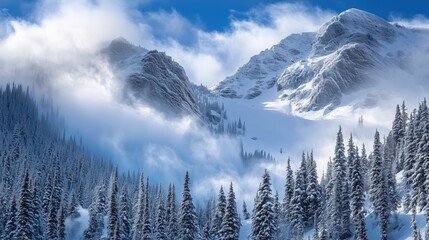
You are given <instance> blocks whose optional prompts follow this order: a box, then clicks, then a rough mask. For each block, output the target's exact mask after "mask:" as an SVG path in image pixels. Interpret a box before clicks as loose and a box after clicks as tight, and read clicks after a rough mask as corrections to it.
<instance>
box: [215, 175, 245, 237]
mask: <svg viewBox="0 0 429 240" xmlns="http://www.w3.org/2000/svg"><path fill="white" fill-rule="evenodd" d="M240 225H241V224H240V218H239V216H238V212H237V204H236V202H235V193H234V189H233V186H232V183H231V185H230V188H229V193H228V198H227V200H226V207H225V215H224V217H223V220H222V224H221V228H220V234H219V235H220V239H221V240H238V239H239V234H240Z"/></svg>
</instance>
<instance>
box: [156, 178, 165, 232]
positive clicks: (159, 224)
mask: <svg viewBox="0 0 429 240" xmlns="http://www.w3.org/2000/svg"><path fill="white" fill-rule="evenodd" d="M156 202H157V206H156V225H155V237H156V239H159V240H165V239H167V234H166V232H167V231H166V230H167V229H166V222H165V208H164V207H165V205H164V199H163V196H162V189H161V186H159V187H158V193H157V201H156Z"/></svg>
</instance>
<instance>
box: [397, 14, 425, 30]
mask: <svg viewBox="0 0 429 240" xmlns="http://www.w3.org/2000/svg"><path fill="white" fill-rule="evenodd" d="M391 18H392V22H393V23H397V24H399V25H401V26H404V27H408V28H417V29H419V28H420V29H429V19H428V18H427V17H426V16H424V15H416V16H414V17H413V18H411V19H404V18H400V17H396V16H392V17H391Z"/></svg>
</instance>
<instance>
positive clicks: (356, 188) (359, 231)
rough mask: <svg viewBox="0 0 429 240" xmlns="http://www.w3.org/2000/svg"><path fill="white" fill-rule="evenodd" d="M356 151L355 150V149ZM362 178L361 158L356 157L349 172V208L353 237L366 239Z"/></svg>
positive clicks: (359, 239)
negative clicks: (353, 229) (353, 227)
mask: <svg viewBox="0 0 429 240" xmlns="http://www.w3.org/2000/svg"><path fill="white" fill-rule="evenodd" d="M356 152H357V151H356ZM364 202H365V192H364V179H363V172H362V164H361V159H360V158H358V157H356V158H354V160H353V163H352V172H351V210H352V216H353V223H354V226H355V239H356V240H366V239H367V235H366V226H365V215H364Z"/></svg>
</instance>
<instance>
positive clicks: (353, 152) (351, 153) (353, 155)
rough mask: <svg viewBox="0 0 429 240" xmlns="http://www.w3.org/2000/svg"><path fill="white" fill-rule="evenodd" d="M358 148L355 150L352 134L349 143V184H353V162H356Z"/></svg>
mask: <svg viewBox="0 0 429 240" xmlns="http://www.w3.org/2000/svg"><path fill="white" fill-rule="evenodd" d="M356 154H357V153H356V148H355V144H354V142H353V135H352V134H350V138H349V142H348V145H347V166H348V169H347V177H348V180H349V182H350V183H351V181H352V178H351V176H352V171H353V162H354V161H355V158H356Z"/></svg>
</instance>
